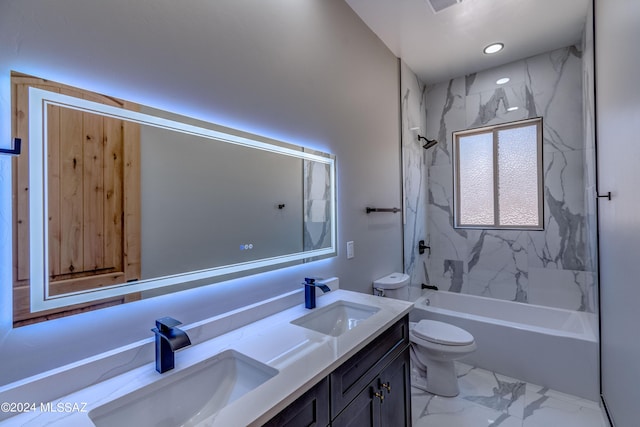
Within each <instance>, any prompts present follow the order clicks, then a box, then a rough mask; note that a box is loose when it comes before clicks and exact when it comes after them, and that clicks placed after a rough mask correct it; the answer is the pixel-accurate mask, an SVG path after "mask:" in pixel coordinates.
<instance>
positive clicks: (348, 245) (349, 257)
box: [347, 240, 356, 259]
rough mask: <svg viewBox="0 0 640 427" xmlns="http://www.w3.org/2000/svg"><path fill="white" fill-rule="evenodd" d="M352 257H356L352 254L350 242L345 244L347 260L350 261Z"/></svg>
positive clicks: (352, 248)
mask: <svg viewBox="0 0 640 427" xmlns="http://www.w3.org/2000/svg"><path fill="white" fill-rule="evenodd" d="M354 256H356V255H355V253H354V247H353V240H352V241H350V242H347V259H351V258H353V257H354Z"/></svg>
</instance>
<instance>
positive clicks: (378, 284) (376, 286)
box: [373, 273, 410, 301]
mask: <svg viewBox="0 0 640 427" xmlns="http://www.w3.org/2000/svg"><path fill="white" fill-rule="evenodd" d="M409 281H410V277H409V275H408V274H404V273H391V274H388V275H386V276H384V277H381V278H379V279H377V280H374V282H373V294H374V295H379V296H384V297H389V298H396V299H401V300H404V301H409Z"/></svg>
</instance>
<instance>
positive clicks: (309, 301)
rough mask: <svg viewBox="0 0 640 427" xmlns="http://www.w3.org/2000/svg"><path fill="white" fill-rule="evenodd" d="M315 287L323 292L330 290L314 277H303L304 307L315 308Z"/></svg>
mask: <svg viewBox="0 0 640 427" xmlns="http://www.w3.org/2000/svg"><path fill="white" fill-rule="evenodd" d="M316 288H320V289H321V290H322V292H324V293H327V292H329V291H330V290H331V289H330V288H329V287H328V286H327V285H325V284H324V283H316V279H312V278H310V277H305V278H304V306H305V307H306V308H316Z"/></svg>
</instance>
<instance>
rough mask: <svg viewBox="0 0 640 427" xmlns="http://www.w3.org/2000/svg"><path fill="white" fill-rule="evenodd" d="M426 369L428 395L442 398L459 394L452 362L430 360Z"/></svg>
mask: <svg viewBox="0 0 640 427" xmlns="http://www.w3.org/2000/svg"><path fill="white" fill-rule="evenodd" d="M426 367H427V377H426V390H427V391H428V392H429V393H432V394H436V395H438V396H444V397H455V396H457V395H458V394H460V388H459V387H458V376H457V375H456V367H455V365H454V363H453V360H430V361H428V362H427V364H426Z"/></svg>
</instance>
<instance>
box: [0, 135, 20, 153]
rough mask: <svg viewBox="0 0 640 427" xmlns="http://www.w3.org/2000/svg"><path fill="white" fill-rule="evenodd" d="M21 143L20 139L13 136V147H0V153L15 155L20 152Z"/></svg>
mask: <svg viewBox="0 0 640 427" xmlns="http://www.w3.org/2000/svg"><path fill="white" fill-rule="evenodd" d="M21 145H22V139H20V138H13V148H0V154H8V155H10V156H17V155H19V154H20V148H21Z"/></svg>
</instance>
